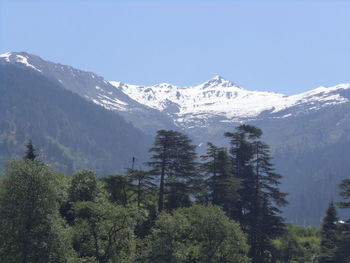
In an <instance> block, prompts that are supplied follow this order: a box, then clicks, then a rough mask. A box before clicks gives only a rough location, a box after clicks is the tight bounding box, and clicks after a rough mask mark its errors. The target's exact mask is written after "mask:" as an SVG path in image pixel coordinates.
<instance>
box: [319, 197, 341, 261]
mask: <svg viewBox="0 0 350 263" xmlns="http://www.w3.org/2000/svg"><path fill="white" fill-rule="evenodd" d="M338 221H339V218H338V214H337V210H336V208H335V206H334V204H333V202H330V203H329V206H328V209H327V211H326V216H325V217H324V218H323V222H322V230H321V245H320V257H319V260H318V262H319V263H336V262H337V259H336V256H335V254H336V250H337V241H338V235H339V226H338Z"/></svg>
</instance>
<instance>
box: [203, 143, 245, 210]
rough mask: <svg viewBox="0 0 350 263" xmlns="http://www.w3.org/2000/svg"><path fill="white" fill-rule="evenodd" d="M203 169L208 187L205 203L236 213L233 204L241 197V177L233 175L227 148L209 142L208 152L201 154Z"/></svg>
mask: <svg viewBox="0 0 350 263" xmlns="http://www.w3.org/2000/svg"><path fill="white" fill-rule="evenodd" d="M201 159H202V164H201V170H202V172H204V175H205V178H206V180H205V184H206V187H207V193H206V195H205V196H206V197H205V198H202V199H204V200H205V203H212V204H214V205H217V206H219V207H221V208H222V209H223V210H224V211H225V212H226V214H227V215H229V216H230V215H233V214H235V213H236V211H235V210H232V209H233V208H234V206H233V205H232V204H233V203H235V202H236V201H237V200H238V199H239V194H238V189H239V188H240V179H238V178H236V177H234V176H232V173H231V169H232V164H231V161H230V158H229V156H228V153H227V150H226V149H225V148H218V147H217V146H215V145H213V144H212V143H208V149H207V152H206V154H204V155H202V156H201Z"/></svg>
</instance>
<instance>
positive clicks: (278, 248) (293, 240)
mask: <svg viewBox="0 0 350 263" xmlns="http://www.w3.org/2000/svg"><path fill="white" fill-rule="evenodd" d="M319 232H320V231H319V230H318V229H316V228H312V227H307V228H303V227H299V226H292V225H288V226H287V229H286V231H285V233H284V234H283V235H282V236H281V237H279V238H278V239H275V240H274V241H273V243H274V249H275V251H274V253H273V260H272V262H276V263H317V262H318V255H319V246H320V233H319Z"/></svg>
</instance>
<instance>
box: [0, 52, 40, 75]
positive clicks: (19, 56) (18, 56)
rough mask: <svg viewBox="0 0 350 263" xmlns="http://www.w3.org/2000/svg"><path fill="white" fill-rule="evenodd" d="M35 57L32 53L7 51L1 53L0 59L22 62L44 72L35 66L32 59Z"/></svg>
mask: <svg viewBox="0 0 350 263" xmlns="http://www.w3.org/2000/svg"><path fill="white" fill-rule="evenodd" d="M33 57H35V56H33V55H30V54H28V53H26V52H7V53H5V54H1V55H0V60H1V59H2V58H3V59H5V61H6V62H9V63H11V62H16V63H22V64H23V65H25V66H27V67H30V68H32V69H34V70H36V71H38V72H42V71H41V70H40V69H38V68H37V67H35V66H34V65H33V64H32V63H31V62H30V61H31V60H32V58H33Z"/></svg>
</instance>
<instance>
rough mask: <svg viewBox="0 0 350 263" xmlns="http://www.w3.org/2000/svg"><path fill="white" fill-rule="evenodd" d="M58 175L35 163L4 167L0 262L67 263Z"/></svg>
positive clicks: (0, 222)
mask: <svg viewBox="0 0 350 263" xmlns="http://www.w3.org/2000/svg"><path fill="white" fill-rule="evenodd" d="M59 185H60V175H58V174H55V173H53V172H52V171H51V170H50V169H49V168H48V167H47V166H45V165H43V164H41V163H40V162H37V161H32V160H19V161H13V162H10V163H8V164H7V167H6V171H5V175H4V179H3V180H2V182H1V185H0V186H1V188H0V215H1V216H0V262H4V263H5V262H6V263H8V262H38V263H40V262H43V263H44V262H66V260H67V257H68V256H69V246H68V244H69V241H68V240H69V236H68V232H67V228H66V226H65V223H64V221H63V219H62V218H61V217H60V216H59V210H58V209H59V202H60V189H59Z"/></svg>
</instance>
